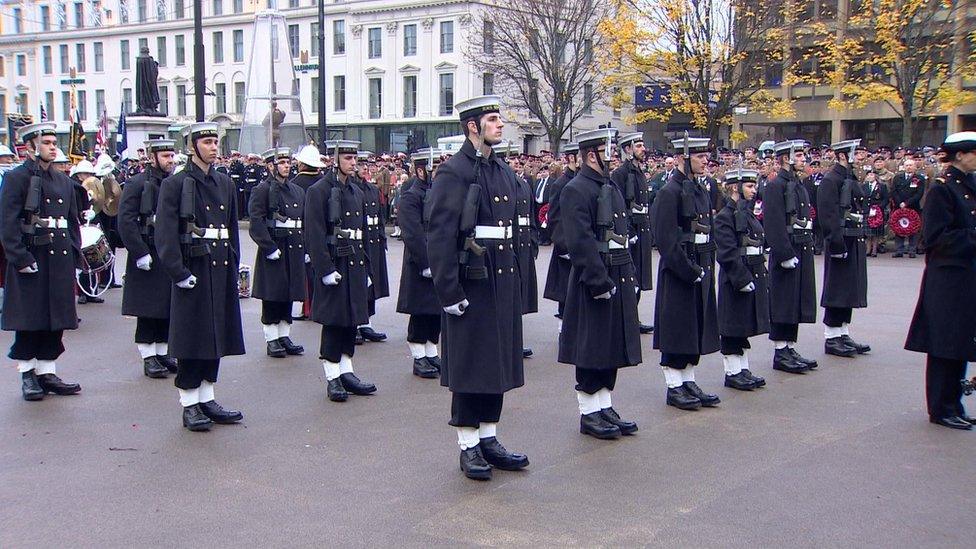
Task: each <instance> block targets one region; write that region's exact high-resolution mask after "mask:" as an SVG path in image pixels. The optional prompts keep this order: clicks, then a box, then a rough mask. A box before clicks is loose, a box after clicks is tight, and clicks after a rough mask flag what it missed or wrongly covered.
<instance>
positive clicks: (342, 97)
mask: <svg viewBox="0 0 976 549" xmlns="http://www.w3.org/2000/svg"><path fill="white" fill-rule="evenodd" d="M332 88H333V92H332V103H333V107H334V108H335V110H337V111H344V110H346V77H345V76H334V77H332Z"/></svg>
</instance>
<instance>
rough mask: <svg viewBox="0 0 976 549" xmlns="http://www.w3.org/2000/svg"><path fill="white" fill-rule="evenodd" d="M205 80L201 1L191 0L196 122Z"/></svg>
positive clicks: (200, 113) (202, 114)
mask: <svg viewBox="0 0 976 549" xmlns="http://www.w3.org/2000/svg"><path fill="white" fill-rule="evenodd" d="M320 1H321V0H320ZM206 81H207V76H206V72H205V67H204V59H203V2H202V0H195V1H194V2H193V90H194V93H193V103H194V107H195V110H196V119H197V122H203V116H204V112H203V111H204V102H203V99H204V96H205V95H206V94H205V93H204V92H205V91H206V89H207V88H206V85H207V84H206Z"/></svg>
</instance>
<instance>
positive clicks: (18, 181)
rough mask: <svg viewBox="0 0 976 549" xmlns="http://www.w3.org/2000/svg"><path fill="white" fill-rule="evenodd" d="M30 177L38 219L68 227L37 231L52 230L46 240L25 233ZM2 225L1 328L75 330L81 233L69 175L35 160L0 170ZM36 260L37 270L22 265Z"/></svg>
mask: <svg viewBox="0 0 976 549" xmlns="http://www.w3.org/2000/svg"><path fill="white" fill-rule="evenodd" d="M32 176H38V177H40V178H41V197H40V210H39V212H38V214H37V215H38V217H42V218H47V217H54V218H64V219H67V222H68V227H67V228H66V229H53V230H47V229H37V230H36V234H35V236H37V237H44V236H45V235H46V234H48V233H50V234H51V236H52V242H51V243H50V244H43V245H35V244H34V242H32V241H29V240H28V237H27V236H26V235H25V234H24V233H23V230H22V228H21V227H22V223H23V221H24V217H23V215H24V203H25V201H26V200H27V193H28V191H29V189H30V180H31V177H32ZM0 215H2V218H0V227H2V237H3V249H4V252H5V253H6V256H7V269H6V271H5V272H4V302H3V316H2V319H3V329H4V330H8V331H18V330H23V331H35V330H36V331H40V330H43V331H56V330H74V329H75V328H77V327H78V317H77V315H76V314H75V268H76V267H80V266H81V233H80V231H79V226H78V210H77V204H76V202H75V195H74V187H73V185H72V183H71V180H70V179H68V176H66V175H64V174H63V173H61V172H59V171H58V170H56V169H53V168H51V167H48V169H47V170H42V169H41V168H40V166H38V165H37V163H35V162H34V161H33V160H26V161H25V162H24V163H23V164H21V165H20V166H18V167H16V168H14V169H12V170H10V171H8V172H5V173H4V174H3V185H2V186H0ZM33 263H37V272H36V273H21V272H18V271H19V270H20V269H23V268H24V267H27V266H28V265H31V264H33Z"/></svg>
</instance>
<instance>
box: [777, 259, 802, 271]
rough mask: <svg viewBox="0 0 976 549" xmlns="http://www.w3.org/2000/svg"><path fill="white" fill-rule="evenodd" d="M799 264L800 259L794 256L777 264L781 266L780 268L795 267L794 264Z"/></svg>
mask: <svg viewBox="0 0 976 549" xmlns="http://www.w3.org/2000/svg"><path fill="white" fill-rule="evenodd" d="M799 264H800V260H799V259H797V258H795V257H791V258H789V259H787V260H786V261H784V262H782V263H780V264H779V266H780V267H782V268H784V269H795V268H796V266H797V265H799Z"/></svg>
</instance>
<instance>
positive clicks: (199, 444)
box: [0, 232, 976, 548]
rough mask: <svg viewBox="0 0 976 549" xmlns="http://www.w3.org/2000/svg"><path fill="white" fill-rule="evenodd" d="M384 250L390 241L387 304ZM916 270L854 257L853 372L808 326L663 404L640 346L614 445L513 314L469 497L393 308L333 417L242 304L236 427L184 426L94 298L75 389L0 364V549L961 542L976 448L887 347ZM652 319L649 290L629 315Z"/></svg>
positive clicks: (67, 358)
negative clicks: (52, 387) (799, 358)
mask: <svg viewBox="0 0 976 549" xmlns="http://www.w3.org/2000/svg"><path fill="white" fill-rule="evenodd" d="M243 234H244V242H243V244H244V247H245V251H246V253H245V257H246V258H249V259H250V258H253V255H254V249H255V248H254V245H253V243H251V242H250V240H249V239H248V238H247V237H246V232H245V233H243ZM401 251H402V245H401V244H400V243H399V242H398V241H396V240H392V239H391V240H390V252H389V257H388V261H389V265H390V272H391V278H392V280H391V287H392V288H396V287H397V282H398V276H399V270H400V265H401ZM549 252H550V249H549V248H543V250H542V253H541V254H540V258H539V261H538V263H537V266H538V270H539V273H540V276H539V283H540V287H541V286H542V285H543V284H544V282H545V272H546V268H547V266H548V261H549ZM123 253H124V252H123ZM120 259H122V258H121V257H120ZM818 261H819V258H818ZM922 261H923V260H922V258H921V257H920V258H918V259H916V260H909V259H899V260H895V259H892V258H890V257H882V258H878V259H872V260H871V263H870V267H869V275H870V286H869V288H870V295H869V303H870V304H871V306H870V307H869V308H868V309H866V310H859V311H856V312H855V314H854V324H853V330H852V334H853V335H854V337H855V339H858V340H862V341H864V342H867V343H870V344H871V345H872V347H873V348H874V351H873V352H872V353H871V354H869V355H866V356H863V357H859V358H855V359H838V358H834V357H830V358H828V357H826V356H825V355H823V336H822V334H823V328H822V325H820V324H817V325H805V326H803V327H801V332H800V344H799V348H800V350H801V351H802V352H803V353H804V354H805V355H807V356H811V357H813V358H816V359H818V360H819V361H820V368H819V371H816V372H812V373H810V374H807V375H790V374H784V373H780V372H774V371H773V370H772V369H771V366H770V361H771V357H772V348H771V346H770V344H769V341H768V340H766V339H765V338H762V337H757V338H753V347H754V349H753V351H752V353H751V357H752V369H753V371H754V372H756V373H758V374H759V375H763V376H765V377H766V379H767V380H768V386H767V387H766V388H765V389H762V390H759V391H756V392H752V393H740V392H735V391H732V390H729V389H726V388H724V387H722V379H723V377H722V376H723V370H722V361H721V356H720V355H719V354H717V353H716V354H714V355H710V356H708V357H705V358H704V359H703V362H702V365H701V366H700V367H698V368H697V370H696V372H697V377H698V381H699V384H700V385H701V386H702V387H703V388H704V389H705V390H708V391H710V392H715V393H717V394H719V395H720V396H721V398H722V404H721V405H720V407H718V408H717V409H711V410H702V411H697V412H682V411H679V410H676V409H674V408H669V407H667V406H665V404H664V384H663V376H662V374H661V371H660V368H658V366H657V363H658V358H659V354H658V353H657V352H656V351H653V350H652V349H651V339H650V336H643V337H644V339H643V342H644V364H643V365H641V366H638V367H634V368H627V369H626V370H623V371H622V372H621V375H620V379H619V381H618V384H617V390H616V391H615V392H614V406H615V408H616V409H617V410H618V411H619V412H620V413H621V415H623V416H624V417H625V418H628V419H633V420H635V421H637V422H638V423H639V425H640V431H639V432H638V433H637V434H636V436H633V437H626V438H624V439H621V440H617V441H598V440H595V439H592V438H589V437H584V436H582V435H580V434H579V432H578V426H579V423H578V410H577V404H576V398H575V394H574V391H573V385H574V378H573V370H572V368H571V367H570V366H567V365H560V364H557V363H556V362H555V356H556V330H557V321H556V319H555V318H553V316H552V315H553V313H554V312H555V304H554V303H552V302H549V301H542V303H541V304H540V306H541V311H540V312H539V313H537V314H534V315H530V316H528V317H526V320H525V340H526V343H527V344H528V345H530V346H531V347H532V348H533V349H534V350H535V357H534V358H531V359H529V360H526V362H525V372H526V384H525V386H524V387H523V388H521V389H517V390H515V391H512V392H510V393H508V394H507V395H506V398H505V409H504V412H503V415H502V421H501V423H500V426H499V432H498V436H499V439H500V440H501V441H502V442H503V443H504V444H506V445H507V446H508V447H509V449H511V450H515V451H521V452H525V453H527V454H528V456H529V458H530V459H531V465H530V466H529V468H528V469H527V470H525V471H522V472H515V473H513V472H504V471H496V472H495V476H494V477H495V478H494V480H492V481H491V482H487V483H484V482H480V483H479V482H475V481H471V480H467V479H465V478H464V477H463V475H462V474H461V473H460V472H459V470H458V450H457V446H456V435H455V431H454V429H453V428H451V427H450V426H449V425H447V420H448V418H449V412H450V394H449V392H448V391H447V389H445V388H442V387H440V385H439V384H438V382H437V381H431V380H421V379H419V378H416V377H414V376H412V375H411V370H410V367H411V360H410V358H409V353H408V351H407V347H406V341H405V337H406V321H407V319H406V317H405V316H403V315H399V314H397V313H396V312H395V298H388V299H385V300H382V301H381V302H380V303H379V307H378V309H379V310H378V314H377V316H376V317H375V318H374V322H373V324H374V326H375V327H376V329H378V330H380V331H384V332H387V333H388V334H389V336H390V338H389V340H388V341H387V342H385V343H368V344H366V345H365V346H363V347H359V348H358V349H357V353H356V356H355V357H354V359H353V360H354V361H353V364H354V366H355V369H356V372H357V373H358V374H359V375H360V377H362V378H363V379H365V380H369V381H373V382H375V383H376V384H377V386H378V387H379V391H378V392H377V393H376V394H375V395H374V396H371V397H350V400H349V401H348V402H346V403H344V404H337V403H332V402H329V401H328V400H327V399H326V396H325V378H324V374H323V371H322V367H321V363H320V362H319V360H318V359H317V358H316V357H317V351H318V342H319V327H318V326H317V325H315V324H312V323H309V322H297V323H296V325H295V327H294V328H293V331H292V338H293V339H294V340H295V341H296V342H298V343H301V344H304V345H305V347H306V355H305V356H304V357H297V358H288V359H271V358H268V357H267V356H266V355H265V349H264V340H263V336H262V332H261V325H260V321H259V315H260V303H259V302H258V301H256V300H254V299H247V300H242V301H241V306H242V309H243V315H244V327H245V337H246V340H247V349H248V354H247V355H246V356H241V357H232V358H229V359H226V360H224V362H223V364H222V368H221V375H220V381H219V383H218V384H217V388H216V395H217V400H218V401H219V402H221V403H223V404H224V405H225V406H227V407H235V408H240V409H241V410H243V411H244V414H245V420H244V422H243V423H242V424H240V425H235V426H217V427H215V428H214V429H213V430H212V431H211V432H209V433H190V432H188V431H186V430H184V429H183V428H182V427H181V424H180V411H181V409H180V406H179V403H178V398H177V394H176V390H175V388H174V387H173V384H172V379H170V380H151V379H148V378H146V377H144V376H143V375H142V370H141V361H140V359H139V356H138V353H137V351H136V348H135V345H134V344H133V343H132V334H133V331H134V329H135V321H134V319H130V318H124V317H122V316H120V313H119V308H120V300H121V296H122V292H121V290H113V291H110V292H109V293H108V294H107V296H106V297H107V302H106V303H105V304H101V305H85V306H80V307H79V316H80V317H81V318H82V319H83V322H82V324H81V327H80V329H79V330H77V331H75V332H71V333H69V334H67V336H66V338H65V340H66V341H65V343H66V347H67V349H68V350H67V352H66V353H65V354H64V356H63V357H62V359H61V360H60V361H59V362H58V372H59V374H61V375H62V377H63V378H65V379H66V380H69V381H77V382H80V383H81V384H82V387H83V391H82V393H81V394H80V395H78V396H73V397H56V396H48V397H47V398H45V399H44V401H42V402H37V403H29V402H25V401H23V400H21V398H20V385H19V376H18V375H17V374H16V372H15V370H14V367H13V364H12V362H11V361H9V360H8V361H7V365H8V367H7V369H6V371H7V373H6V374H4V376H3V377H2V380H0V441H2V445H0V508H2V509H3V513H2V515H0V547H4V548H15V547H55V546H58V547H122V546H126V547H133V546H168V547H190V546H211V547H295V546H312V545H314V546H326V545H333V546H334V545H339V544H342V545H346V546H367V545H368V546H393V545H397V546H410V547H420V546H423V547H427V546H445V545H453V546H457V545H519V546H580V545H582V546H637V545H653V546H665V545H667V546H677V547H689V546H699V547H701V546H706V547H708V546H720V547H777V546H780V547H781V546H790V547H849V546H873V547H972V546H973V541H972V539H973V534H972V511H973V503H972V502H973V493H974V492H973V490H974V486H976V485H974V482H973V479H974V473H976V465H974V463H976V462H974V457H973V456H974V450H976V433H974V432H969V433H966V432H957V431H952V430H949V429H945V428H941V427H937V426H934V425H931V424H929V423H928V421H927V416H926V414H925V411H924V388H923V387H924V375H923V364H924V357H923V356H922V355H917V354H914V353H909V352H906V351H904V350H903V349H902V344H903V341H904V337H905V334H906V332H907V329H908V323H909V321H910V319H911V313H912V311H913V309H914V306H915V299H916V296H917V292H918V285H919V279H920V276H921V271H922ZM655 265H656V259H655ZM117 269H118V272H120V273H121V271H122V267H121V265H120V266H118V267H117ZM817 271H818V275H819V274H820V273H821V271H822V270H821V268H820V267H819V266H818V269H817ZM540 293H541V292H540ZM653 302H654V300H653V295H652V294H651V293H646V294H645V295H644V299H643V300H642V301H641V305H640V308H641V318H642V319H645V320H649V319H651V318H652V313H653ZM11 338H12V336H11V334H10V333H7V332H4V333H3V334H2V335H0V346H2V347H3V348H4V349H6V348H7V347H8V346H9V344H10V341H11ZM472 344H475V342H472ZM970 399H972V397H970ZM972 405H974V406H976V404H972Z"/></svg>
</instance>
